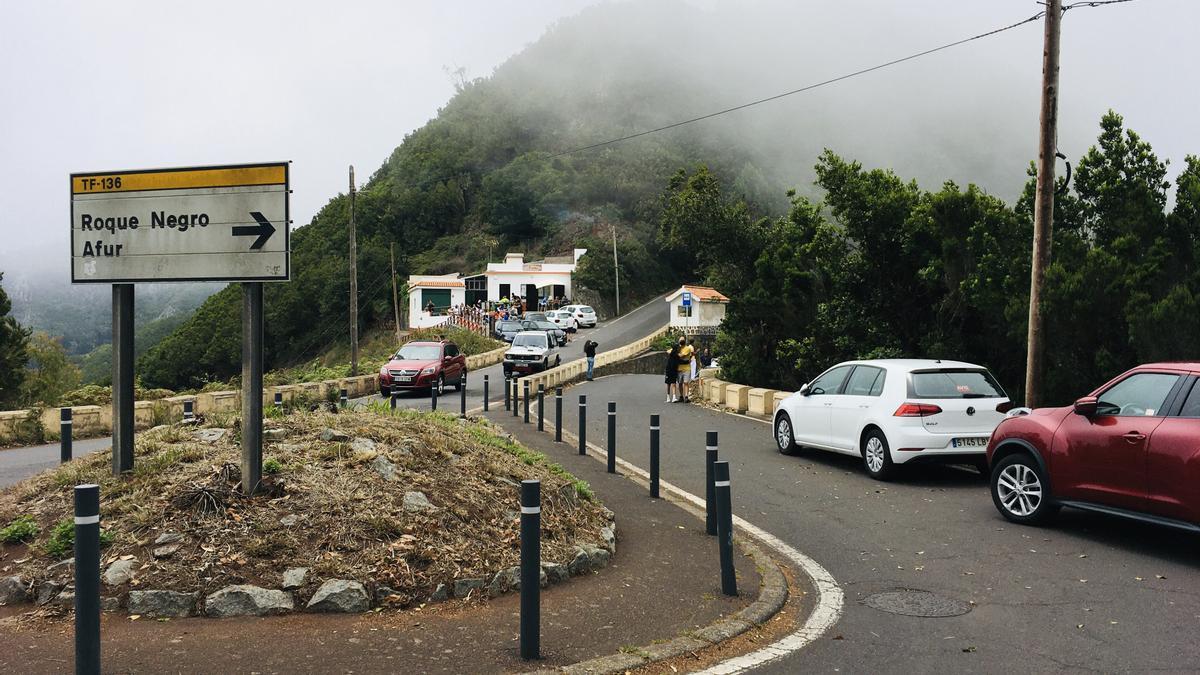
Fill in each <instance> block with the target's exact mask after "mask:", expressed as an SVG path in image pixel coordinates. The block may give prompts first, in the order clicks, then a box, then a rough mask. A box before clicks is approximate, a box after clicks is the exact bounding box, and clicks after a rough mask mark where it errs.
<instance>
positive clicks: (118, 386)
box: [112, 284, 133, 476]
mask: <svg viewBox="0 0 1200 675" xmlns="http://www.w3.org/2000/svg"><path fill="white" fill-rule="evenodd" d="M112 301H113V304H112V332H113V340H112V344H113V351H112V354H113V373H112V374H113V378H112V380H113V388H112V406H113V422H112V426H113V441H112V448H113V453H112V469H113V475H114V476H120V475H121V474H122V473H125V472H126V471H133V284H113V287H112Z"/></svg>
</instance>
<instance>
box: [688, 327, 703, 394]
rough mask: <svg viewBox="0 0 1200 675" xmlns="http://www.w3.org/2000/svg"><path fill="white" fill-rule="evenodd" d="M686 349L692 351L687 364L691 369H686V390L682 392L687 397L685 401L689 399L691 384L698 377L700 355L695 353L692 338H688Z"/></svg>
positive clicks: (694, 344)
mask: <svg viewBox="0 0 1200 675" xmlns="http://www.w3.org/2000/svg"><path fill="white" fill-rule="evenodd" d="M688 347H689V348H690V349H691V350H692V359H691V361H690V362H689V364H688V365H690V366H691V368H689V369H688V383H687V388H686V389H684V392H685V393H686V394H687V396H686V397H685V398H684V400H685V401H687V400H690V399H691V397H692V383H693V382H695V381H696V380H697V379H699V377H700V359H699V356H700V354H699V353H697V351H696V341H695V340H694V339H692V338H688Z"/></svg>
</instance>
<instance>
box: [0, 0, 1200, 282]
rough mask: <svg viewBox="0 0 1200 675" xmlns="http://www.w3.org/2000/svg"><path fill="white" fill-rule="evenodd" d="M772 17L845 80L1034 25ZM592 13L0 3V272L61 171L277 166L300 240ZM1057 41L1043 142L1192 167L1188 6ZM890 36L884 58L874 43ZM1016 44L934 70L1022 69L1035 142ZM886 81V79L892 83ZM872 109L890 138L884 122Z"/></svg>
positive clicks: (1194, 58)
mask: <svg viewBox="0 0 1200 675" xmlns="http://www.w3.org/2000/svg"><path fill="white" fill-rule="evenodd" d="M645 1H646V2H653V1H654V0H645ZM748 1H755V0H748ZM764 1H766V2H771V0H764ZM775 1H776V2H777V3H778V4H779V6H780V20H781V21H786V20H790V19H791V18H793V16H794V15H796V14H797V13H802V14H801V16H802V17H803V20H804V23H805V24H806V26H807V27H808V28H810V29H811V28H812V27H814V25H818V26H822V28H821V30H822V32H824V33H827V34H828V35H832V36H838V40H837V42H838V44H839V45H840V47H841V53H830V54H829V57H830V59H831V60H832V59H836V60H837V61H839V62H844V63H845V64H846V66H847V68H849V67H850V66H853V67H861V66H866V65H872V63H871V62H865V61H864V59H879V58H880V56H881V55H884V54H888V55H894V56H899V55H904V54H906V53H910V52H912V51H915V49H914V47H917V48H920V47H928V46H933V45H934V44H938V43H940V42H946V41H950V40H953V39H957V38H960V37H963V36H965V35H969V34H972V33H975V32H979V31H982V30H987V29H990V28H993V27H996V26H999V25H1002V24H1005V23H1010V22H1012V21H1015V20H1018V19H1021V18H1024V17H1026V16H1028V15H1031V14H1033V13H1034V12H1036V11H1037V10H1038V9H1039V6H1038V5H1037V4H1036V3H1034V2H1032V1H1030V0H962V1H960V2H957V3H947V2H946V1H945V0H871V1H870V2H866V1H864V0H845V1H843V0H827V1H822V0H811V1H809V2H804V3H789V2H783V1H782V0H775ZM594 2H595V0H512V1H507V2H502V1H497V0H460V1H457V2H425V3H419V2H396V1H394V0H393V1H390V2H351V1H341V2H306V1H299V0H292V1H289V2H248V1H245V0H242V1H239V2H228V1H217V0H206V1H205V2H195V3H181V2H162V1H158V2H148V1H140V2H126V1H119V2H112V3H87V2H56V1H51V0H37V1H36V2H19V1H17V0H0V233H3V235H4V237H3V241H4V245H3V246H2V247H0V271H9V270H12V271H14V272H19V271H20V270H21V269H22V268H25V269H28V268H30V267H33V268H38V269H42V270H46V269H50V270H54V271H55V272H61V277H62V278H64V279H65V278H67V277H68V275H69V261H68V256H67V238H68V231H69V222H68V220H69V217H68V209H69V205H68V193H67V187H68V174H69V173H71V172H72V171H92V170H112V169H133V168H148V167H160V166H187V165H199V164H205V165H208V164H226V163H241V162H256V161H274V160H292V161H293V162H294V164H293V168H292V183H293V189H294V195H293V201H292V213H293V218H294V221H295V223H296V224H297V225H302V224H304V223H307V222H308V221H309V219H311V217H312V215H313V214H314V213H315V212H316V211H317V210H318V209H319V208H320V207H321V206H322V205H323V204H325V202H326V201H327V200H328V199H329V198H330V197H331V196H333V195H335V194H337V193H338V192H339V191H344V190H345V189H346V181H347V178H346V168H347V165H349V164H354V165H355V167H356V169H357V171H358V177H359V182H360V183H361V182H363V181H365V180H366V179H367V178H368V177H369V176H370V175H371V173H372V172H374V170H375V169H377V168H378V167H379V165H380V163H381V162H382V161H383V160H384V159H385V158H386V157H387V156H388V155H389V154H390V153H391V151H392V149H393V148H394V147H395V146H397V145H398V144H399V143H400V142H401V141H402V140H403V137H404V135H405V134H407V133H409V132H411V131H412V130H414V129H416V128H418V127H419V126H421V125H422V124H423V123H424V122H425V121H427V120H428V119H430V118H431V117H433V116H435V115H436V114H437V110H438V107H439V106H441V105H443V104H444V103H445V102H446V101H447V100H448V99H449V97H450V96H451V95H452V94H453V91H454V89H453V78H452V76H451V75H450V74H449V73H448V71H451V70H453V69H455V68H459V67H461V68H464V69H465V70H466V74H467V76H468V77H478V76H484V75H487V74H489V73H490V72H491V71H492V69H493V68H494V67H496V66H497V65H499V64H500V63H502V62H503V61H504V60H505V59H506V58H507V57H508V56H510V55H511V54H513V53H515V52H517V51H519V50H520V49H521V48H522V47H523V46H525V45H526V44H528V43H530V42H532V41H534V40H536V39H537V38H538V37H539V36H540V35H541V34H542V33H543V31H544V30H545V29H546V27H547V25H548V24H550V23H552V22H553V21H555V20H557V19H559V18H562V17H565V16H569V15H572V14H574V13H576V12H578V11H579V10H580V9H581V8H583V7H585V6H587V5H590V4H593V3H594ZM731 2H732V0H731ZM695 4H696V5H698V6H700V7H703V8H706V9H708V8H712V7H714V6H716V5H724V6H725V7H726V8H728V6H729V5H728V3H724V2H717V1H716V0H695ZM785 7H786V8H787V9H784V8H785ZM874 7H879V8H881V9H886V11H882V12H872V11H870V10H871V9H872V8H874ZM823 8H829V9H828V11H825V10H824V9H823ZM823 24H824V25H823ZM1065 26H1066V35H1065V37H1064V47H1063V78H1064V84H1063V98H1062V106H1063V108H1064V109H1065V111H1064V114H1066V113H1067V112H1073V113H1075V114H1073V115H1072V116H1071V117H1072V118H1073V119H1087V120H1091V122H1090V123H1091V124H1092V126H1091V128H1087V129H1083V130H1070V131H1068V130H1064V132H1062V134H1067V135H1069V136H1071V137H1072V138H1076V139H1087V138H1094V137H1095V126H1094V125H1095V120H1097V119H1098V118H1099V114H1100V113H1101V112H1103V110H1104V109H1106V108H1108V107H1110V106H1111V107H1114V108H1116V109H1118V110H1119V111H1120V112H1122V113H1123V114H1124V115H1125V116H1126V118H1127V121H1128V122H1129V123H1130V124H1131V125H1132V126H1134V127H1135V128H1136V129H1138V130H1139V131H1140V132H1141V133H1143V135H1144V136H1146V137H1147V138H1148V139H1149V140H1150V141H1151V142H1152V143H1153V144H1154V147H1155V149H1156V150H1157V151H1158V153H1159V154H1160V156H1163V157H1169V158H1171V159H1172V161H1173V164H1174V165H1175V166H1178V165H1179V164H1180V163H1181V160H1182V158H1183V154H1184V153H1186V152H1191V153H1200V122H1198V121H1197V117H1196V114H1197V112H1196V111H1197V109H1198V108H1200V93H1198V90H1197V87H1196V84H1197V82H1198V81H1200V80H1198V78H1197V77H1196V75H1195V64H1196V63H1200V41H1198V40H1197V39H1196V31H1197V29H1198V28H1200V0H1136V1H1135V2H1133V3H1130V4H1127V5H1120V6H1114V7H1108V8H1099V9H1081V10H1079V11H1077V12H1072V13H1070V14H1069V15H1068V19H1067V22H1066V24H1065ZM740 31H741V29H739V30H738V31H731V33H733V32H740ZM893 33H894V36H895V37H894V44H892V39H889V38H887V37H885V38H884V39H882V40H881V39H879V38H878V37H876V36H879V35H881V34H882V35H885V36H887V35H891V34H893ZM1017 33H1019V34H1017V35H1013V34H1011V33H1010V34H1008V35H1006V36H1002V37H998V38H996V39H992V40H984V41H980V42H977V43H974V44H972V45H970V46H967V47H964V48H960V49H959V50H957V51H955V52H952V53H950V54H948V55H939V56H937V57H934V58H946V59H950V60H951V62H953V61H960V60H962V59H970V58H976V57H978V58H984V59H985V60H984V61H982V62H981V63H986V64H989V65H987V66H986V68H985V67H981V68H980V70H979V72H978V73H977V76H978V77H981V78H985V79H986V78H988V77H989V72H987V68H1002V69H1005V70H1008V69H1019V70H1020V71H1022V72H1025V73H1026V74H1027V75H1028V77H1027V78H1026V79H1028V80H1032V84H1033V89H1032V90H1025V91H1021V92H1019V93H1017V92H1014V94H1013V95H1014V96H1015V97H1017V98H1018V99H1024V98H1028V100H1029V101H1030V102H1031V103H1032V104H1033V106H1034V108H1033V109H1032V110H1029V111H1028V112H1027V114H1028V115H1029V116H1030V119H1031V120H1032V123H1033V124H1034V125H1036V98H1035V97H1033V96H1032V95H1031V94H1032V92H1034V91H1036V78H1037V72H1038V58H1037V56H1036V54H1037V51H1038V46H1039V44H1040V42H1041V28H1040V25H1030V26H1026V27H1023V28H1021V29H1020V30H1019V31H1017ZM864 35H866V36H871V40H870V44H865V45H864V44H862V36H864ZM841 36H844V40H843V39H841ZM728 38H729V39H730V40H733V41H736V40H754V39H755V36H754V35H753V34H752V31H746V32H745V34H741V35H737V34H730V35H729V36H728ZM914 38H916V39H919V40H920V43H917V42H915V41H914ZM1031 53H1032V54H1033V57H1030V54H1031ZM1017 55H1019V58H1018V56H1017ZM903 68H904V66H901V67H900V68H898V69H896V70H893V71H889V74H888V77H890V78H901V77H903V76H904V70H903ZM823 70H835V69H832V68H825V69H823ZM1009 74H1011V73H1009ZM777 75H778V77H776V73H775V72H774V71H772V70H767V71H765V72H763V71H760V72H758V73H757V74H756V76H757V77H758V78H761V79H762V80H763V81H764V82H768V83H769V82H774V81H775V80H776V79H777V80H778V82H777V86H772V87H771V88H770V89H769V90H766V91H763V92H762V93H763V94H764V95H769V94H772V93H776V92H777V91H782V90H786V89H789V88H792V87H795V86H800V85H803V84H806V83H807V81H799V82H797V81H796V78H795V73H794V72H789V71H788V70H787V69H786V68H780V69H779V71H778V73H777ZM802 80H804V78H802ZM1010 80H1011V78H1005V79H1004V81H1010ZM765 86H766V85H765V84H764V87H765ZM839 86H840V85H839ZM857 86H870V83H869V81H865V80H864V81H863V82H862V84H861V85H857ZM913 87H914V91H915V92H919V93H922V95H926V94H927V95H931V96H932V95H953V92H943V94H937V93H936V92H937V90H938V89H944V88H945V87H944V83H938V82H930V81H928V80H926V81H923V82H914V83H913ZM831 94H832V95H836V91H833V92H831ZM1001 95H1003V92H1001ZM923 107H924V106H923ZM1023 107H1029V106H1023ZM696 112H697V113H704V112H708V110H697V111H696ZM883 112H884V113H886V114H887V116H888V120H887V124H889V125H890V126H892V127H894V128H896V129H897V130H898V132H902V130H903V128H904V119H905V111H904V109H903V106H893V107H890V108H889V109H887V110H884V111H883ZM1062 134H1060V136H1061V135H1062ZM1017 140H1018V139H1013V140H1012V142H1017ZM1035 140H1036V126H1034V128H1031V129H1030V130H1029V137H1028V138H1025V139H1020V141H1021V142H1024V143H1026V144H1027V145H1029V146H1030V156H1031V157H1032V155H1033V152H1034V147H1035V145H1034V141H1035ZM1083 149H1084V148H1071V150H1070V154H1073V155H1077V154H1078V153H1080V152H1082V151H1083ZM806 161H807V160H806ZM1172 174H1173V171H1172ZM927 187H928V186H927Z"/></svg>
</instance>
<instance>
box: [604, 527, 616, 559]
mask: <svg viewBox="0 0 1200 675" xmlns="http://www.w3.org/2000/svg"><path fill="white" fill-rule="evenodd" d="M600 541H602V542H603V544H604V548H605V549H606V550H608V552H609V553H616V552H617V532H616V528H615V527H613V526H612V525H605V526H604V527H602V528H600Z"/></svg>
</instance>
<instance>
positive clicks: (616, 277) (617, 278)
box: [612, 225, 621, 316]
mask: <svg viewBox="0 0 1200 675" xmlns="http://www.w3.org/2000/svg"><path fill="white" fill-rule="evenodd" d="M612 235H613V284H614V285H615V286H616V294H615V295H616V300H617V316H621V270H620V268H619V267H618V266H617V227H616V225H614V226H613V229H612Z"/></svg>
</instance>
